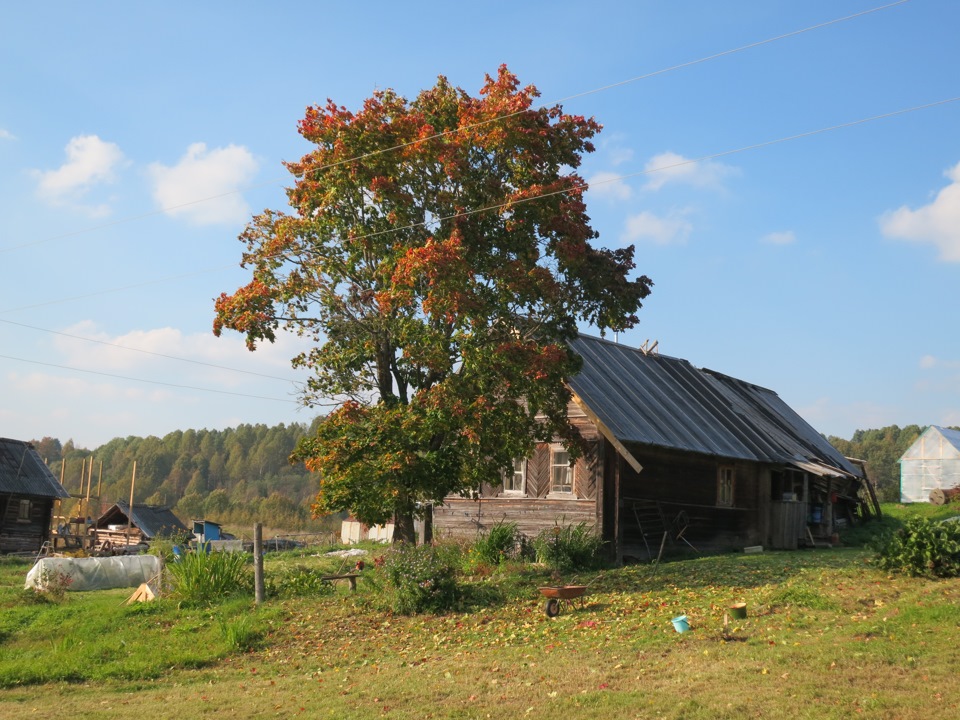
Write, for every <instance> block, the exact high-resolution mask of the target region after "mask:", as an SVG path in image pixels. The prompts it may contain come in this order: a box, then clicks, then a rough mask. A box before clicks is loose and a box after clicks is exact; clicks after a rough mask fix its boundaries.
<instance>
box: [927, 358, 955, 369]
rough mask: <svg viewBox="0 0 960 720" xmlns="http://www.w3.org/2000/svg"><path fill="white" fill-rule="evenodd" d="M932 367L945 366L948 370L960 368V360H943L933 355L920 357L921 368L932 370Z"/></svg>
mask: <svg viewBox="0 0 960 720" xmlns="http://www.w3.org/2000/svg"><path fill="white" fill-rule="evenodd" d="M933 368H945V369H948V370H960V360H945V359H944V358H938V357H936V356H934V355H924V356H923V357H922V358H920V369H921V370H932V369H933Z"/></svg>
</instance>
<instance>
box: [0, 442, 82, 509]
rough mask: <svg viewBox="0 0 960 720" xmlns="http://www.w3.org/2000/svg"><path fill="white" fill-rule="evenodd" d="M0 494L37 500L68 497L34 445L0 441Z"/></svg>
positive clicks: (68, 494)
mask: <svg viewBox="0 0 960 720" xmlns="http://www.w3.org/2000/svg"><path fill="white" fill-rule="evenodd" d="M0 492H2V493H16V494H17V495H33V496H37V497H52V498H66V497H70V493H68V492H67V491H66V490H64V489H63V486H62V485H61V484H60V482H59V481H58V480H57V478H56V477H54V475H53V473H52V472H50V468H48V467H47V466H46V465H45V464H44V462H43V459H42V458H41V457H40V453H38V452H37V451H36V450H35V449H34V447H33V445H31V444H30V443H27V442H23V441H22V440H11V439H9V438H0Z"/></svg>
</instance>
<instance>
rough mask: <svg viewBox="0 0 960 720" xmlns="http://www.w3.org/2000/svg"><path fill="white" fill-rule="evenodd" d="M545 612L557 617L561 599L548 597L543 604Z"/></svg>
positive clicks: (549, 615) (548, 615)
mask: <svg viewBox="0 0 960 720" xmlns="http://www.w3.org/2000/svg"><path fill="white" fill-rule="evenodd" d="M543 612H545V613H546V614H547V617H556V616H557V615H559V614H560V600H559V599H557V598H548V599H547V601H546V602H545V603H544V604H543Z"/></svg>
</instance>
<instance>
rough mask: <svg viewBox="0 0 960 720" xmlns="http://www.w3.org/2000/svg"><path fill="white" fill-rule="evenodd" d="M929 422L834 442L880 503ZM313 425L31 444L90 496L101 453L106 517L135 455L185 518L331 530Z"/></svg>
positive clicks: (152, 499) (143, 479) (98, 484)
mask: <svg viewBox="0 0 960 720" xmlns="http://www.w3.org/2000/svg"><path fill="white" fill-rule="evenodd" d="M925 429H926V428H925V427H921V426H919V425H908V426H906V427H904V428H900V427H898V426H896V425H891V426H889V427H885V428H880V429H879V430H857V431H856V432H855V433H854V434H853V438H851V439H850V440H844V439H842V438H838V437H833V436H829V437H827V440H828V441H829V442H830V443H831V444H832V445H833V446H834V447H835V448H837V449H838V450H839V451H840V452H841V453H843V454H844V455H845V456H847V457H854V458H858V459H861V460H865V461H866V463H867V472H868V474H869V476H870V479H871V480H873V482H874V484H875V485H876V488H877V494H878V496H879V498H880V500H881V501H882V502H896V501H898V500H899V499H900V466H899V464H898V460H899V459H900V456H901V455H903V453H904V452H905V451H906V449H907V448H908V447H910V445H911V444H912V443H913V441H914V440H916V439H917V437H918V436H919V435H920V433H921V432H923V430H925ZM955 429H960V428H955ZM310 432H311V427H310V426H308V425H302V424H296V423H295V424H292V425H284V424H280V425H277V426H276V427H267V426H266V425H240V426H238V427H236V428H228V429H226V430H183V431H180V430H178V431H176V432H172V433H170V434H168V435H166V436H164V437H163V438H157V437H153V436H151V437H146V438H140V437H128V438H116V439H114V440H111V441H110V442H108V443H107V444H106V445H103V446H101V447H99V448H96V449H95V450H87V449H84V448H78V447H75V446H74V445H73V442H72V441H67V443H65V444H63V445H61V443H60V441H59V440H57V439H55V438H49V437H45V438H43V439H42V440H33V441H32V442H33V444H34V446H35V447H36V448H37V451H38V452H39V453H40V455H41V457H43V458H44V460H45V461H46V462H47V465H48V466H49V467H50V469H51V470H52V471H53V473H54V475H56V476H57V477H58V478H59V477H60V470H61V465H62V464H63V463H64V462H66V466H65V467H64V473H63V484H64V487H66V489H67V490H68V491H69V492H70V493H71V494H73V495H80V494H81V493H83V494H84V495H85V494H86V485H85V484H84V485H83V487H81V472H82V470H81V468H82V467H83V466H84V463H89V460H88V459H89V458H91V457H92V458H93V478H92V482H91V483H90V497H91V503H90V512H89V513H88V514H94V515H95V514H99V513H98V512H97V510H98V508H97V506H96V499H97V497H98V495H99V499H100V509H106V508H108V507H109V506H111V505H113V504H114V503H115V502H117V501H118V500H124V501H126V500H129V498H130V483H131V479H132V478H133V463H134V461H136V463H137V475H136V482H135V483H134V503H145V504H147V505H163V506H166V507H170V508H173V510H174V512H176V514H177V515H178V516H179V517H180V518H181V519H182V520H184V521H185V522H188V521H190V520H192V519H199V518H207V519H209V520H214V521H216V522H220V523H228V524H241V525H252V524H253V523H254V522H263V523H264V524H265V525H267V526H269V527H274V528H282V529H285V530H290V531H303V532H313V531H325V530H332V529H334V528H335V527H336V526H338V524H339V518H336V519H331V518H327V519H326V520H315V519H313V518H311V513H310V506H311V504H312V502H313V499H314V496H315V495H316V494H317V490H318V481H317V478H316V476H314V475H312V474H311V473H309V472H308V471H307V469H306V468H305V467H304V466H303V464H302V463H295V464H291V463H290V461H289V457H290V453H291V452H292V451H293V448H294V446H295V445H296V443H297V440H299V439H300V438H301V437H302V436H304V435H306V434H308V433H310ZM85 482H86V481H85V480H84V483H85ZM98 488H99V493H98Z"/></svg>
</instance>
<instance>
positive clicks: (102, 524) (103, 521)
mask: <svg viewBox="0 0 960 720" xmlns="http://www.w3.org/2000/svg"><path fill="white" fill-rule="evenodd" d="M128 528H129V532H128ZM94 529H95V530H96V533H97V538H98V541H99V542H100V544H101V545H102V544H103V543H105V542H108V543H110V545H111V546H112V547H119V546H126V545H138V544H140V543H147V542H149V541H150V540H153V539H154V538H159V537H177V536H179V537H190V536H191V535H192V533H191V532H190V530H189V529H188V528H187V526H186V525H184V524H183V523H182V522H180V518H178V517H177V516H176V515H174V514H173V511H172V510H170V508H167V507H161V506H159V505H137V504H136V503H134V506H133V510H132V511H131V510H130V505H129V503H126V502H124V501H123V500H121V501H119V502H117V503H116V504H115V505H113V506H112V507H110V508H109V509H108V510H107V511H106V512H105V513H103V515H101V516H100V517H99V518H97V519H96V521H94Z"/></svg>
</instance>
